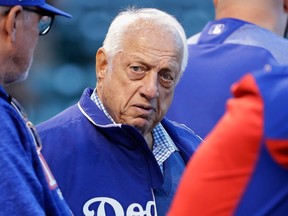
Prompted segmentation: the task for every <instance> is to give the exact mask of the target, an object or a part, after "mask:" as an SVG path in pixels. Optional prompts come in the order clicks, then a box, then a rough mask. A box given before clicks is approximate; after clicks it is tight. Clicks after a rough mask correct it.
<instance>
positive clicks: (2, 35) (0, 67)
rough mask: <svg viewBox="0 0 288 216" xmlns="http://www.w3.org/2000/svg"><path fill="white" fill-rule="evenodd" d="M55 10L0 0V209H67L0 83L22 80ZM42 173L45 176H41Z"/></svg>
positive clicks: (28, 0) (32, 134)
mask: <svg viewBox="0 0 288 216" xmlns="http://www.w3.org/2000/svg"><path fill="white" fill-rule="evenodd" d="M55 15H60V16H65V17H71V16H70V15H69V14H67V13H65V12H63V11H61V10H59V9H57V8H55V7H52V6H51V5H48V4H46V3H45V1H42V0H22V1H17V0H0V62H1V64H0V83H1V86H0V106H1V109H0V154H1V156H0V171H1V175H0V188H1V192H0V203H1V208H0V215H1V216H2V215H3V216H4V215H5V216H6V215H13V216H14V215H21V216H22V215H37V216H40V215H71V213H70V210H69V208H68V207H67V205H66V203H65V201H64V200H63V197H62V196H61V193H60V191H59V188H58V187H57V184H56V181H55V179H54V178H53V176H52V175H51V173H50V172H49V168H48V167H47V165H46V164H45V161H44V159H43V157H42V156H41V153H40V150H41V142H40V141H39V140H38V138H37V134H36V131H35V128H34V127H33V125H32V123H31V122H30V121H29V120H28V119H27V116H26V114H25V112H24V110H23V109H22V108H21V106H20V104H19V103H18V102H17V101H16V100H15V99H13V98H12V97H11V96H10V95H8V93H7V92H6V91H5V90H4V86H7V85H10V84H12V83H15V82H19V81H22V80H24V79H25V78H26V77H27V75H28V71H29V69H30V66H31V64H32V59H33V53H34V50H35V47H36V44H37V42H38V38H39V35H45V34H46V33H47V32H48V31H49V29H50V28H51V25H52V21H53V19H54V16H55ZM45 176H46V177H45Z"/></svg>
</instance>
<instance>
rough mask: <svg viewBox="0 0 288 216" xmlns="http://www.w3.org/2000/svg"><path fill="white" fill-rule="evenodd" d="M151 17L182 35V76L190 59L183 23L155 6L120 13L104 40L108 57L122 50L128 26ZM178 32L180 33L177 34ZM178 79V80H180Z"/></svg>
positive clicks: (152, 19)
mask: <svg viewBox="0 0 288 216" xmlns="http://www.w3.org/2000/svg"><path fill="white" fill-rule="evenodd" d="M142 18H145V19H150V20H151V23H158V24H160V25H163V26H164V27H166V28H167V29H169V30H170V31H172V32H173V33H174V35H175V37H178V36H180V38H181V42H182V46H183V51H182V62H181V70H180V76H179V79H180V77H181V76H182V74H183V72H184V70H185V68H186V66H187V61H188V47H187V38H186V34H185V31H184V29H183V27H182V25H181V24H180V23H179V22H178V21H177V20H176V18H174V17H173V16H172V15H170V14H168V13H166V12H164V11H161V10H158V9H154V8H138V9H137V8H127V9H126V10H124V11H122V12H121V13H119V14H118V15H117V16H116V17H115V18H114V20H113V22H112V23H111V25H110V27H109V29H108V32H107V34H106V38H105V40H104V42H103V48H104V49H105V50H106V52H107V54H108V58H110V57H113V56H114V54H116V53H117V52H118V51H120V50H121V45H122V39H123V38H124V33H125V31H126V29H127V27H128V26H130V25H131V24H132V23H134V22H135V21H137V20H138V19H142ZM177 34H178V35H177ZM179 79H178V80H179Z"/></svg>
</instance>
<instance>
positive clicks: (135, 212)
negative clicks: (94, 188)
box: [83, 197, 157, 216]
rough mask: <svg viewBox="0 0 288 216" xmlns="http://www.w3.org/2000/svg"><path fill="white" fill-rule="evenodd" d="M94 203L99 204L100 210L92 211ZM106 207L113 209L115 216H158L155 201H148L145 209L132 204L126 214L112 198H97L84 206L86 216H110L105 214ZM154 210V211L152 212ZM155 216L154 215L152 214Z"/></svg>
mask: <svg viewBox="0 0 288 216" xmlns="http://www.w3.org/2000/svg"><path fill="white" fill-rule="evenodd" d="M93 203H99V206H98V209H95V210H96V212H97V213H96V214H95V210H90V209H89V207H90V206H91V204H93ZM105 205H109V206H110V207H112V208H113V210H114V213H115V216H157V212H156V205H155V202H154V201H148V202H147V204H146V207H145V209H144V208H143V207H142V206H141V205H140V204H138V203H132V204H131V205H129V206H128V208H127V210H126V213H125V209H123V207H122V206H121V204H120V203H119V202H118V201H117V200H115V199H112V198H108V197H96V198H92V199H90V200H88V201H87V202H86V203H85V204H84V206H83V213H84V215H85V216H108V215H106V212H105ZM153 209H154V211H152V210H153ZM153 212H154V214H153V215H152V213H153Z"/></svg>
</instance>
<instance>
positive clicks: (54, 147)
mask: <svg viewBox="0 0 288 216" xmlns="http://www.w3.org/2000/svg"><path fill="white" fill-rule="evenodd" d="M92 91H93V90H92V89H89V88H87V89H86V90H85V91H84V93H83V95H82V97H81V99H80V101H79V103H78V104H77V105H74V106H72V107H70V108H68V109H67V110H65V111H63V112H62V113H60V114H59V115H57V116H55V117H54V118H52V119H50V120H48V121H47V122H44V123H42V124H41V125H39V126H38V130H39V134H40V136H41V138H42V140H43V146H44V147H43V154H44V156H45V158H46V160H47V162H48V164H49V166H50V167H51V170H52V171H53V173H54V175H55V178H56V179H57V181H58V183H59V186H60V188H61V190H62V192H63V195H64V198H65V199H66V201H67V203H68V205H69V206H70V207H71V209H72V211H73V213H74V214H75V215H94V213H95V215H105V214H104V212H105V213H106V215H114V213H113V212H114V211H115V212H116V215H117V216H121V215H124V214H125V215H131V214H132V213H133V212H142V214H143V213H144V212H145V211H147V212H149V213H151V215H156V214H155V213H154V212H155V211H156V210H155V202H154V201H155V200H154V194H153V189H155V188H157V187H159V186H161V185H162V184H163V176H162V173H161V171H160V168H159V165H158V164H157V162H156V159H155V157H154V155H153V154H152V152H151V151H150V149H149V148H148V146H147V144H146V142H145V140H144V138H143V136H142V135H141V134H140V133H139V132H138V131H137V130H136V129H135V128H134V127H131V126H128V125H123V124H118V125H113V124H111V122H110V120H109V119H108V118H107V117H106V116H105V114H104V113H103V112H102V111H101V110H99V109H98V107H97V106H96V105H95V103H94V102H93V101H92V100H91V99H90V95H91V93H92ZM162 125H163V126H164V128H165V129H166V131H167V132H168V134H169V135H170V137H171V138H172V140H173V141H174V143H175V144H176V146H177V147H178V149H179V151H180V154H181V156H182V158H183V160H184V161H185V163H186V162H187V161H188V160H189V158H190V156H191V155H192V154H193V152H194V151H195V149H196V147H197V145H198V143H199V142H200V141H201V139H200V138H199V137H198V136H196V135H195V134H194V132H192V131H191V130H190V129H188V128H186V127H184V126H182V125H179V124H177V123H175V122H171V121H169V120H167V119H164V120H163V121H162ZM104 207H105V210H104ZM83 213H84V214H83Z"/></svg>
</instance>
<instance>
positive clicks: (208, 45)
mask: <svg viewBox="0 0 288 216" xmlns="http://www.w3.org/2000/svg"><path fill="white" fill-rule="evenodd" d="M214 5H215V14H216V20H215V21H211V22H209V23H208V24H207V25H206V26H205V27H204V29H203V30H202V32H201V33H199V34H196V35H195V36H192V37H191V38H189V40H188V46H189V48H188V49H189V60H188V66H187V68H186V72H185V73H184V77H183V79H182V81H181V82H180V83H179V85H178V86H177V88H176V91H175V96H174V99H173V103H172V105H171V107H170V109H169V111H168V113H167V117H168V118H170V119H172V120H175V121H178V122H182V123H184V124H186V125H187V126H188V127H190V128H193V130H194V131H195V133H197V134H198V135H200V136H201V137H203V138H204V137H205V136H206V135H207V133H208V132H209V131H210V130H211V129H212V128H213V127H214V125H215V124H216V122H217V121H218V120H219V119H220V117H221V116H222V115H223V113H224V111H225V101H226V100H227V99H228V98H230V97H231V96H232V95H231V92H230V86H231V85H232V84H233V83H234V82H235V81H237V80H238V79H240V77H242V76H243V75H244V74H245V73H247V72H248V71H253V70H259V69H262V68H263V67H264V65H265V64H267V63H268V62H270V61H272V60H273V61H274V62H277V63H279V64H288V40H287V39H285V38H283V35H284V34H285V27H287V12H288V0H214Z"/></svg>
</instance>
